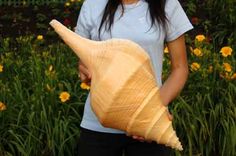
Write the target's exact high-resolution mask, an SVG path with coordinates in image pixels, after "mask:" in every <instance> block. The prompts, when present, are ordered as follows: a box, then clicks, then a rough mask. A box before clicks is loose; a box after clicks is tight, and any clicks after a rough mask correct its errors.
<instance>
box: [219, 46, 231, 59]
mask: <svg viewBox="0 0 236 156" xmlns="http://www.w3.org/2000/svg"><path fill="white" fill-rule="evenodd" d="M232 51H233V50H232V48H230V47H223V48H221V50H220V53H221V54H222V56H223V57H227V56H230V55H231V54H232Z"/></svg>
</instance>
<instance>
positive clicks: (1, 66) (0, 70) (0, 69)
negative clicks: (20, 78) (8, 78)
mask: <svg viewBox="0 0 236 156" xmlns="http://www.w3.org/2000/svg"><path fill="white" fill-rule="evenodd" d="M1 72H3V65H1V64H0V73H1Z"/></svg>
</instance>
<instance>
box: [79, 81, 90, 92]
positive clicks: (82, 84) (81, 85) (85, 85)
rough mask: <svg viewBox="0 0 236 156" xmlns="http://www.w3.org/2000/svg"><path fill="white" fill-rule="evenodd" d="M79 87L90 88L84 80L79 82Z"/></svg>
mask: <svg viewBox="0 0 236 156" xmlns="http://www.w3.org/2000/svg"><path fill="white" fill-rule="evenodd" d="M80 87H81V88H82V89H87V90H89V89H90V86H89V85H87V84H86V83H85V82H82V83H81V84H80Z"/></svg>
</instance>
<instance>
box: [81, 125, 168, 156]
mask: <svg viewBox="0 0 236 156" xmlns="http://www.w3.org/2000/svg"><path fill="white" fill-rule="evenodd" d="M170 152H171V149H170V148H169V147H166V146H164V145H159V144H157V143H155V142H152V143H148V142H140V141H137V140H134V139H132V138H131V137H129V136H126V135H125V134H113V133H101V132H95V131H91V130H88V129H84V128H81V133H80V139H79V145H78V153H79V154H78V156H169V155H170Z"/></svg>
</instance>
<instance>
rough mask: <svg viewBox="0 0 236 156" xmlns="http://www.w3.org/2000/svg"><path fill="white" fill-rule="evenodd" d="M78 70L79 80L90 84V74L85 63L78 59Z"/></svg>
mask: <svg viewBox="0 0 236 156" xmlns="http://www.w3.org/2000/svg"><path fill="white" fill-rule="evenodd" d="M78 70H79V78H80V80H81V82H84V83H86V84H88V85H90V82H91V77H92V75H91V73H90V72H89V70H88V68H87V67H86V66H85V64H84V63H83V62H81V61H80V60H79V61H78Z"/></svg>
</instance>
